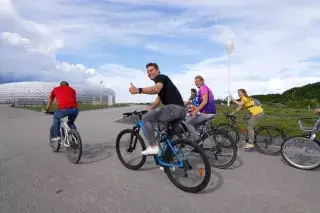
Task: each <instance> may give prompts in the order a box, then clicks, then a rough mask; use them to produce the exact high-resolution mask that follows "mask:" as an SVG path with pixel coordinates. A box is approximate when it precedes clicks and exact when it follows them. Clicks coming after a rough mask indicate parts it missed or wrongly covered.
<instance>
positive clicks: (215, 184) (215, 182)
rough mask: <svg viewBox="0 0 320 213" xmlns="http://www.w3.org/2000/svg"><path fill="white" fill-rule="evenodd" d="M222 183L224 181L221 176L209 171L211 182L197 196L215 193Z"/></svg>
mask: <svg viewBox="0 0 320 213" xmlns="http://www.w3.org/2000/svg"><path fill="white" fill-rule="evenodd" d="M223 182H224V180H223V177H222V176H221V174H220V173H218V172H216V171H214V170H211V180H210V182H209V184H208V186H207V187H206V188H205V189H204V190H202V191H201V192H199V193H198V194H208V193H211V192H215V191H217V190H218V189H220V188H221V186H222V185H223Z"/></svg>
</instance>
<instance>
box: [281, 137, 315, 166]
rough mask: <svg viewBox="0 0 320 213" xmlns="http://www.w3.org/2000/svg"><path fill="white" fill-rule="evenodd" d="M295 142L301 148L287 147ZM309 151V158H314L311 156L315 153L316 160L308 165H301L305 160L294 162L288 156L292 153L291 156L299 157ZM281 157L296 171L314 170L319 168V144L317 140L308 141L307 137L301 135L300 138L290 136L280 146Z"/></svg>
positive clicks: (292, 158)
mask: <svg viewBox="0 0 320 213" xmlns="http://www.w3.org/2000/svg"><path fill="white" fill-rule="evenodd" d="M295 141H298V144H299V145H300V147H302V148H291V147H289V146H290V145H291V144H292V143H294V142H295ZM308 149H310V150H309V151H310V153H308V154H309V156H308V157H307V158H309V157H311V156H314V155H313V154H314V153H315V155H317V156H316V158H315V160H314V161H313V163H311V164H309V165H303V164H302V163H303V162H306V161H305V160H301V159H297V160H295V159H294V157H291V156H290V155H289V152H292V153H294V152H295V154H293V155H298V156H299V157H301V155H302V152H303V151H305V152H307V150H308ZM280 151H281V155H282V157H283V159H284V160H285V161H286V162H287V163H288V164H289V165H291V166H293V167H295V168H297V169H303V170H314V169H316V168H318V167H320V142H319V141H318V140H317V139H314V140H310V139H309V137H308V136H305V135H301V136H292V137H290V138H288V139H286V140H285V141H284V142H283V143H282V145H281V150H280Z"/></svg>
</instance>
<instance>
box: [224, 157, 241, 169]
mask: <svg viewBox="0 0 320 213" xmlns="http://www.w3.org/2000/svg"><path fill="white" fill-rule="evenodd" d="M242 165H243V160H242V159H241V158H240V157H237V158H236V160H235V161H234V162H233V164H232V165H231V166H229V167H228V168H226V169H228V170H232V169H237V168H240V167H241V166H242Z"/></svg>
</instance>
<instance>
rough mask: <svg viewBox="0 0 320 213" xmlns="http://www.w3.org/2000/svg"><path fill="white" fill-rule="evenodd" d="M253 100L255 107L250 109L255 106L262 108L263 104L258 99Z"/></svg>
mask: <svg viewBox="0 0 320 213" xmlns="http://www.w3.org/2000/svg"><path fill="white" fill-rule="evenodd" d="M251 100H253V105H251V106H249V107H248V108H250V107H254V106H259V107H261V106H262V103H261V102H260V101H259V100H258V99H256V98H251Z"/></svg>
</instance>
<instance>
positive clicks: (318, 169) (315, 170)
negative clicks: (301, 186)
mask: <svg viewBox="0 0 320 213" xmlns="http://www.w3.org/2000/svg"><path fill="white" fill-rule="evenodd" d="M280 162H281V163H283V164H284V165H286V166H289V167H291V168H292V169H297V168H294V167H293V166H291V165H290V164H288V163H287V162H286V161H285V160H284V159H283V158H282V157H281V159H280ZM297 170H301V171H308V172H320V167H318V168H316V169H314V170H303V169H297Z"/></svg>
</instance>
